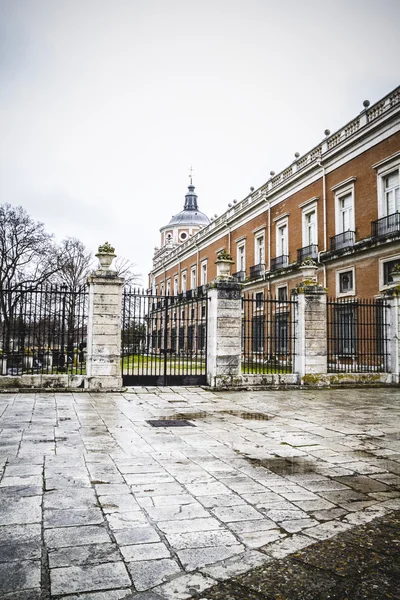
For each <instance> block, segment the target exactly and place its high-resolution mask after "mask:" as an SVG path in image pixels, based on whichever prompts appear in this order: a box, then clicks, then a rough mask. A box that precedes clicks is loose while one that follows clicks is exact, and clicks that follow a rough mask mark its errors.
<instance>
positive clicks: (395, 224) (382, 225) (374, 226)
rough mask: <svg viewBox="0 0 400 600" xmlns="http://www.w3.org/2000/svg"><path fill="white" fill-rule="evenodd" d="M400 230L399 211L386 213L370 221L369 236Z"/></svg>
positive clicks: (378, 235)
mask: <svg viewBox="0 0 400 600" xmlns="http://www.w3.org/2000/svg"><path fill="white" fill-rule="evenodd" d="M398 232H400V213H398V212H396V213H394V214H393V215H388V216H387V217H383V218H382V219H378V220H377V221H372V223H371V236H372V237H380V236H383V235H389V234H391V233H398Z"/></svg>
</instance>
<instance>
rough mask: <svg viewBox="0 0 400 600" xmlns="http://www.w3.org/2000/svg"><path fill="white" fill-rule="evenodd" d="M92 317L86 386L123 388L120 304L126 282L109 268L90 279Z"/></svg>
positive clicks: (96, 273) (89, 320)
mask: <svg viewBox="0 0 400 600" xmlns="http://www.w3.org/2000/svg"><path fill="white" fill-rule="evenodd" d="M88 284H89V318H88V335H87V355H86V374H87V377H86V380H85V387H87V388H89V389H104V390H107V389H108V390H111V389H120V388H121V387H122V377H121V305H122V286H123V284H124V279H122V278H121V277H118V275H117V273H116V272H115V271H112V270H110V269H109V267H106V266H105V267H102V268H100V269H98V270H97V271H95V272H94V273H93V274H92V275H91V276H90V277H88Z"/></svg>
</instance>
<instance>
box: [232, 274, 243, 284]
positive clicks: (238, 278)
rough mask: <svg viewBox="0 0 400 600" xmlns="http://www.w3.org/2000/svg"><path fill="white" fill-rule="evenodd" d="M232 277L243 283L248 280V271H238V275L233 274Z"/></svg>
mask: <svg viewBox="0 0 400 600" xmlns="http://www.w3.org/2000/svg"><path fill="white" fill-rule="evenodd" d="M232 277H234V278H235V279H236V281H238V282H239V283H241V282H242V281H244V280H245V279H246V271H237V272H236V273H233V275H232Z"/></svg>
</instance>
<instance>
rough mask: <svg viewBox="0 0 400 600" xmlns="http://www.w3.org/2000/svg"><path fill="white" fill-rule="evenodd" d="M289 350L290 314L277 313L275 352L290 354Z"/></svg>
mask: <svg viewBox="0 0 400 600" xmlns="http://www.w3.org/2000/svg"><path fill="white" fill-rule="evenodd" d="M288 352H289V322H288V314H287V313H281V314H277V315H275V353H276V354H288Z"/></svg>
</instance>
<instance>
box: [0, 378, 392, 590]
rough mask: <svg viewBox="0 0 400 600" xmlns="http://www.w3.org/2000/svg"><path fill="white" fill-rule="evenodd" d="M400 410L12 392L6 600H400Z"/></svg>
mask: <svg viewBox="0 0 400 600" xmlns="http://www.w3.org/2000/svg"><path fill="white" fill-rule="evenodd" d="M399 400H400V391H397V390H393V389H391V390H388V389H374V390H368V389H363V390H347V391H346V393H345V394H344V393H343V391H341V390H319V391H313V392H310V391H308V392H304V391H300V390H286V391H263V392H256V391H251V392H240V393H235V392H232V393H230V392H229V393H228V392H226V393H213V392H211V391H208V390H202V389H200V388H195V387H190V388H146V387H143V388H130V389H128V390H127V391H126V392H125V393H121V394H118V393H113V394H106V393H101V394H99V393H96V394H95V393H81V392H76V393H68V394H60V393H46V394H40V393H36V394H35V393H34V392H32V393H21V394H18V393H15V394H14V393H7V394H1V395H0V598H4V599H5V598H10V599H15V598H18V599H19V600H37V599H39V598H40V599H41V600H52V599H54V600H60V599H67V598H68V599H69V600H74V599H75V598H78V597H79V598H80V599H81V600H84V599H86V600H120V599H122V598H136V599H137V600H159V599H160V598H161V599H164V600H165V599H171V600H186V599H189V598H200V597H202V598H203V597H204V599H205V598H208V597H209V598H210V600H211V599H216V598H224V600H229V598H237V599H240V598H246V599H247V600H252V599H253V598H256V599H258V600H260V599H262V598H264V599H265V598H267V599H269V598H277V594H278V593H279V594H281V597H282V598H285V597H287V598H290V600H295V599H296V598H299V599H300V598H301V599H306V598H313V600H315V599H316V598H325V597H326V598H328V597H330V598H339V597H340V598H342V597H343V598H344V597H345V596H343V594H346V593H347V591H348V589H347V587H348V585H350V584H349V582H348V579H349V578H352V580H351V583H352V585H353V584H354V585H353V587H352V588H351V590H350V591H351V594H352V595H351V596H350V597H351V600H354V599H358V598H371V599H374V598H378V597H379V598H385V595H384V594H387V597H393V598H396V597H398V596H396V595H395V594H396V593H397V591H396V592H395V591H394V588H393V586H392V584H391V578H392V577H393V576H394V575H393V574H394V573H396V576H397V575H398V571H399V569H398V552H397V546H395V544H396V543H397V542H395V540H396V539H399V538H400V533H399V532H398V531H397V530H396V527H397V525H396V523H395V517H394V516H393V515H395V514H397V513H396V512H394V511H400V438H399V435H398V431H399V429H400V427H399V425H400V402H399ZM174 418H179V419H181V418H182V419H183V418H185V419H187V420H189V421H190V423H191V424H192V426H191V427H178V428H171V427H165V428H164V427H160V428H153V427H151V426H150V425H149V424H148V423H147V421H149V420H161V421H163V420H168V419H174ZM391 515H392V516H391ZM390 519H392V520H390ZM369 522H371V523H369ZM395 530H396V535H397V536H398V537H397V538H395V537H393V535H394V534H393V532H394V531H395ZM354 532H357V536H358V537H357V544H355V542H354V538H353V537H352V536H353V533H354ZM375 533H376V535H375ZM374 535H375V537H374ZM335 540H340V543H339V542H338V544H339V545H336V546H335V543H336V542H335ZM371 540H372V541H371ZM336 555H337V556H336ZM254 569H255V570H256V571H255V573H256V574H257V575H254V573H253V570H254ZM257 569H258V571H257ZM279 573H280V574H281V575H279ZM382 573H384V574H385V575H384V576H385V577H386V579H385V581H383V579H381V580H379V577H380V574H382ZM278 575H279V576H278ZM280 576H281V579H279V577H280ZM235 577H236V579H235V581H232V578H235ZM282 577H283V579H282ZM382 577H383V576H382ZM346 578H347V579H346ZM357 578H358V579H357ZM374 578H375V579H374ZM377 578H378V580H379V582H380V583H379V586H380V589H381V590H382V596H378V595H376V594H375V595H374V593H375V591H374V590H375V588H374V581H375V580H376V579H377ZM295 582H297V584H296V585H295ZM296 586H297V587H296ZM346 586H347V587H346ZM349 589H350V588H349ZM296 590H297V591H296ZM202 594H203V596H202ZM285 594H286V596H285ZM296 594H297V596H296ZM313 594H314V596H313ZM332 594H333V595H332ZM335 594H336V595H335ZM340 594H342V596H340ZM362 594H364V595H362ZM390 594H392V595H391V596H390Z"/></svg>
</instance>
